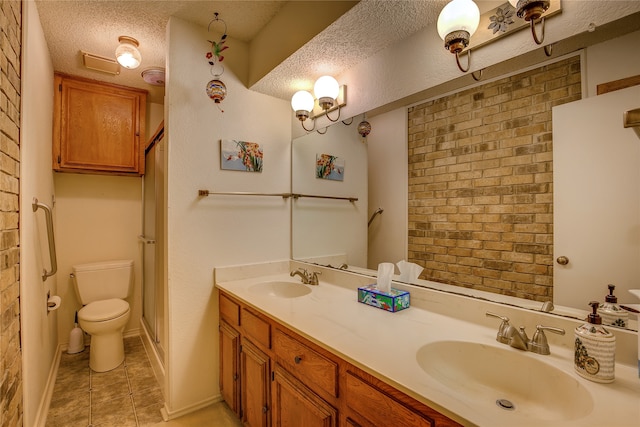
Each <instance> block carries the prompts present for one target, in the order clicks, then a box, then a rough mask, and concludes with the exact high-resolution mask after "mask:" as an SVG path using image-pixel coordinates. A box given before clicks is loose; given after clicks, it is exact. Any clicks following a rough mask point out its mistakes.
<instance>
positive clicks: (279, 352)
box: [219, 291, 460, 427]
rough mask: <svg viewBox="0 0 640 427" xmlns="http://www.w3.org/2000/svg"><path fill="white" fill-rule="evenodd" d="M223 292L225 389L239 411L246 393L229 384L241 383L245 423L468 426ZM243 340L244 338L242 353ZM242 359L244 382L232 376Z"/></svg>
mask: <svg viewBox="0 0 640 427" xmlns="http://www.w3.org/2000/svg"><path fill="white" fill-rule="evenodd" d="M219 295H220V298H219V301H220V348H221V350H220V388H221V389H222V396H223V398H224V399H225V401H226V402H227V404H228V405H229V406H230V407H232V409H233V408H234V405H237V401H238V397H237V396H238V395H237V394H235V393H236V390H232V391H231V392H230V391H229V389H230V388H233V387H234V386H237V388H238V389H239V390H238V391H237V392H238V393H239V396H241V397H240V398H239V400H240V405H239V406H240V409H239V410H236V409H234V411H235V412H236V413H237V414H238V416H239V417H240V418H241V419H242V421H243V424H244V425H245V426H252V427H257V426H262V427H285V426H304V427H316V426H317V427H397V426H403V427H426V426H433V427H453V426H456V427H458V426H460V424H458V423H456V422H455V421H453V420H451V419H449V418H447V417H446V416H444V415H442V414H440V413H439V412H437V411H435V410H433V409H431V408H429V407H428V406H426V405H424V404H423V403H421V402H419V401H417V400H416V399H414V398H412V397H410V396H408V395H406V394H405V393H403V392H401V391H399V390H397V389H396V388H394V387H392V386H391V385H389V384H387V383H386V382H384V381H382V380H379V379H378V378H376V377H374V376H373V375H371V374H369V373H367V372H365V371H363V370H362V369H360V368H358V367H356V366H354V365H352V364H351V363H349V362H347V361H345V360H343V359H341V358H340V357H338V356H336V355H335V354H333V353H331V352H330V351H328V350H327V349H325V348H323V347H321V346H320V345H318V344H316V343H313V342H311V341H309V340H308V339H306V338H304V337H302V336H300V335H298V334H297V333H295V332H294V331H291V330H290V329H288V328H287V327H285V326H284V325H281V324H280V323H278V322H277V321H276V320H274V319H271V318H269V317H267V316H266V315H265V314H263V313H260V312H258V311H257V310H255V309H254V308H253V307H248V306H245V305H244V304H243V303H242V302H240V301H238V300H236V299H234V298H233V297H232V296H230V295H228V294H226V293H225V292H224V291H219ZM228 329H231V330H232V331H234V332H237V333H238V334H239V336H240V338H239V339H238V338H237V336H236V335H233V333H232V332H230V331H229V330H228ZM232 338H233V339H235V340H236V341H233V339H232ZM235 342H239V343H240V344H241V345H240V346H239V347H240V349H239V350H238V353H236V355H234V354H233V350H232V349H233V348H235V347H234V345H235ZM223 348H225V349H226V350H225V351H223ZM236 356H237V357H238V359H236ZM236 360H239V361H240V362H239V363H240V371H239V373H238V375H239V377H240V380H239V382H238V381H236V382H232V381H231V380H230V378H233V371H234V370H233V366H234V363H237V362H234V361H236ZM229 383H231V384H229ZM234 399H235V400H234ZM234 402H235V403H234Z"/></svg>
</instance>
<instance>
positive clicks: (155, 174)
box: [140, 129, 164, 355]
mask: <svg viewBox="0 0 640 427" xmlns="http://www.w3.org/2000/svg"><path fill="white" fill-rule="evenodd" d="M162 138H163V131H162V129H160V130H159V131H158V132H157V133H156V135H155V136H154V138H153V139H152V141H151V143H150V145H149V147H148V148H147V150H146V154H145V175H144V179H143V184H142V185H143V209H142V211H143V213H142V215H143V233H144V234H143V235H142V236H140V240H141V242H142V247H143V248H142V251H143V254H142V259H143V269H142V282H143V285H142V318H143V321H144V323H145V327H146V329H147V331H148V333H149V335H150V337H149V338H150V339H151V340H152V341H153V342H154V343H155V345H156V350H157V351H158V353H159V354H160V355H162V354H164V351H163V346H164V343H163V342H162V341H163V338H162V337H163V324H164V292H163V283H164V281H163V275H162V271H163V269H162V259H163V258H162V241H163V239H162V232H161V231H162V222H163V214H162V206H163V203H162V200H163V195H164V191H163V182H164V174H163V164H164V163H163V155H162V153H163V139H162Z"/></svg>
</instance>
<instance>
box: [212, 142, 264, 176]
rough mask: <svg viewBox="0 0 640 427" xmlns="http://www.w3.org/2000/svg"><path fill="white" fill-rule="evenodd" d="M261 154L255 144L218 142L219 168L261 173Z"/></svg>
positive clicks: (260, 149)
mask: <svg viewBox="0 0 640 427" xmlns="http://www.w3.org/2000/svg"><path fill="white" fill-rule="evenodd" d="M262 159H263V152H262V147H260V144H258V143H255V142H247V141H237V140H235V139H223V140H221V141H220V168H221V169H223V170H235V171H246V172H262Z"/></svg>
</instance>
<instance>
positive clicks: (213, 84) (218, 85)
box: [207, 79, 227, 104]
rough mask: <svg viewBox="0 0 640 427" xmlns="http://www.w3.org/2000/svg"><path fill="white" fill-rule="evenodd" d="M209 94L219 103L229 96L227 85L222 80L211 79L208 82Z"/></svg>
mask: <svg viewBox="0 0 640 427" xmlns="http://www.w3.org/2000/svg"><path fill="white" fill-rule="evenodd" d="M207 95H209V98H211V99H213V102H215V103H216V104H219V103H221V102H222V101H223V100H224V98H225V97H226V96H227V86H226V85H225V84H224V83H223V82H222V81H221V80H218V79H213V80H210V81H209V83H207Z"/></svg>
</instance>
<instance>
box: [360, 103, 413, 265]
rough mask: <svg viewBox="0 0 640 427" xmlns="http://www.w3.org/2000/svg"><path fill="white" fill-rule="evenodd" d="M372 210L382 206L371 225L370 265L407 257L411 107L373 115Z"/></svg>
mask: <svg viewBox="0 0 640 427" xmlns="http://www.w3.org/2000/svg"><path fill="white" fill-rule="evenodd" d="M369 123H371V133H370V134H369V136H368V137H367V139H368V141H367V144H368V146H369V214H370V215H371V213H373V212H374V211H375V210H376V209H378V208H382V209H384V212H383V213H382V214H380V215H378V216H377V217H376V218H375V219H374V220H373V221H372V222H371V226H370V227H369V242H368V243H369V244H368V251H369V260H368V265H367V267H368V268H370V269H374V270H377V269H378V264H379V263H381V262H393V263H396V262H398V261H400V260H403V259H406V257H407V229H408V228H407V227H408V219H407V215H408V214H407V209H408V207H407V197H408V196H407V194H408V176H407V173H408V169H407V109H406V108H398V109H397V110H393V111H390V112H388V113H385V114H381V115H378V116H375V117H372V118H370V119H369Z"/></svg>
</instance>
